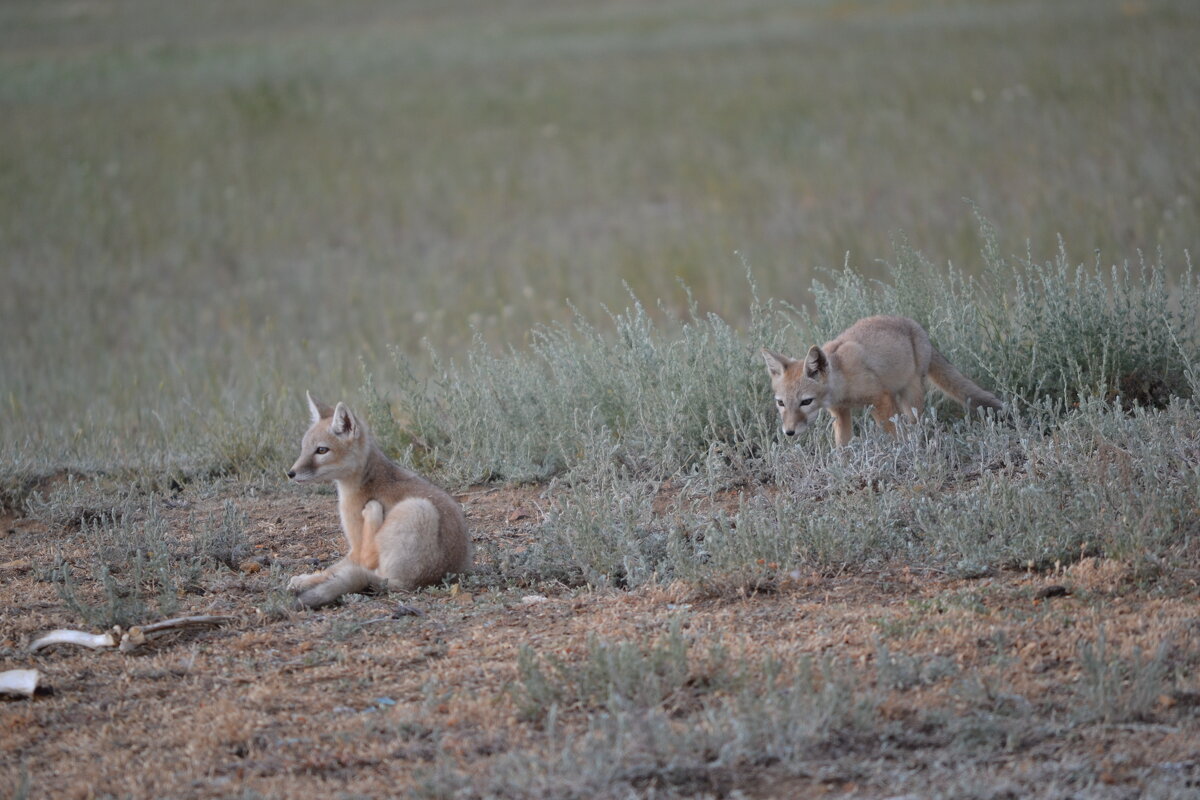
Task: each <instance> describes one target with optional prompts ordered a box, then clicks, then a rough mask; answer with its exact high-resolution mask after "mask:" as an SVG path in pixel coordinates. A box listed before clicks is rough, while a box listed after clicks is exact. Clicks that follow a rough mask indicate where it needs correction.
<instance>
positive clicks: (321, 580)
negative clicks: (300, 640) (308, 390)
mask: <svg viewBox="0 0 1200 800" xmlns="http://www.w3.org/2000/svg"><path fill="white" fill-rule="evenodd" d="M308 407H309V410H310V411H311V412H312V427H310V428H309V429H308V432H307V433H305V434H304V440H303V441H302V442H301V444H300V458H299V459H298V460H297V461H296V463H295V464H293V465H292V468H291V469H290V470H288V477H289V478H291V479H292V480H294V481H296V482H297V483H312V482H315V481H333V482H334V483H336V484H337V490H338V509H339V511H340V512H341V517H342V532H343V533H344V534H345V535H346V541H347V542H348V543H349V546H350V552H349V553H348V554H347V555H346V557H345V558H343V559H342V560H341V561H339V562H337V563H336V564H334V565H333V566H331V567H329V568H328V569H324V570H321V571H320V572H314V573H311V574H308V575H297V576H296V577H294V578H292V580H291V582H290V583H289V584H288V588H289V589H290V590H291V591H293V592H295V593H296V594H297V595H298V598H297V599H298V600H299V602H300V603H301V604H302V605H305V606H309V607H310V608H316V607H317V606H322V605H325V604H326V603H331V602H333V601H334V600H335V599H337V598H338V597H340V596H341V595H343V594H346V593H347V592H357V591H361V590H363V589H366V588H368V587H370V588H375V589H389V590H410V589H415V588H417V587H419V586H427V585H429V584H431V583H437V582H438V581H440V580H441V579H442V578H443V577H445V576H446V575H447V574H449V573H453V572H457V573H463V572H467V571H468V570H469V569H470V567H471V542H470V540H469V539H468V538H467V523H466V520H465V519H464V517H463V513H462V508H461V507H460V506H459V504H458V502H457V501H456V500H455V499H454V498H453V497H451V496H450V495H449V494H447V493H446V492H445V491H443V490H442V489H439V488H438V487H437V486H434V485H433V484H432V483H430V482H429V481H427V480H425V479H424V478H422V477H421V476H420V475H417V474H416V473H414V472H410V471H408V470H406V469H404V468H403V467H401V466H399V465H398V464H395V463H394V462H392V461H390V460H389V459H388V457H387V456H385V455H384V454H383V451H382V450H380V449H379V447H378V446H377V445H376V444H375V441H374V439H372V437H371V434H370V432H369V431H367V429H366V428H365V427H364V426H363V424H362V423H361V422H360V421H359V420H358V418H357V417H355V416H354V414H353V413H351V411H350V409H349V408H347V407H346V406H345V404H343V403H338V404H337V407H336V408H330V407H328V406H325V405H322V404H320V403H318V402H316V401H315V400H313V398H312V395H308Z"/></svg>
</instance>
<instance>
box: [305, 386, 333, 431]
mask: <svg viewBox="0 0 1200 800" xmlns="http://www.w3.org/2000/svg"><path fill="white" fill-rule="evenodd" d="M304 396H305V397H307V398H308V413H310V414H312V421H313V424H314V425H315V424H317V423H318V422H320V421H321V420H323V419H325V418H326V417H328V416H329V415H330V414H332V413H333V409H332V408H330V407H329V406H327V405H325V404H324V403H320V402H317V401H316V400H315V399H313V396H312V394H311V393H309V392H305V393H304Z"/></svg>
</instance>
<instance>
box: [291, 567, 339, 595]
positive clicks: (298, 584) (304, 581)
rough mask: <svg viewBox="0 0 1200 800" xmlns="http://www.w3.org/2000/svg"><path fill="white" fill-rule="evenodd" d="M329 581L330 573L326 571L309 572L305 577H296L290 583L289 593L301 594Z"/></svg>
mask: <svg viewBox="0 0 1200 800" xmlns="http://www.w3.org/2000/svg"><path fill="white" fill-rule="evenodd" d="M327 580H329V573H328V572H327V571H325V570H320V571H319V572H308V573H305V574H304V575H296V576H295V577H293V578H292V579H291V580H290V581H288V591H289V592H294V593H295V594H299V593H300V592H303V591H304V590H305V589H308V588H310V587H313V586H316V585H317V584H318V583H324V582H325V581H327Z"/></svg>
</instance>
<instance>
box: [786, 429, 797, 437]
mask: <svg viewBox="0 0 1200 800" xmlns="http://www.w3.org/2000/svg"><path fill="white" fill-rule="evenodd" d="M783 432H784V433H786V434H787V435H788V436H795V435H796V430H795V429H794V428H784V429H783Z"/></svg>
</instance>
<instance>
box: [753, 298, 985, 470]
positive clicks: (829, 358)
mask: <svg viewBox="0 0 1200 800" xmlns="http://www.w3.org/2000/svg"><path fill="white" fill-rule="evenodd" d="M762 355H763V359H764V360H765V361H766V362H767V372H768V373H770V375H771V387H772V388H773V389H774V390H775V405H776V406H778V407H779V416H780V417H781V418H782V425H783V432H784V433H785V434H787V435H788V436H794V435H796V433H797V432H799V431H803V430H804V429H805V428H807V427H808V423H809V422H810V421H811V419H812V418H813V417H814V416H816V414H817V412H818V411H820V410H821V409H822V408H825V409H828V410H829V413H831V414H832V415H833V438H834V442H835V443H836V444H837V446H838V447H844V446H845V445H846V444H847V443H848V442H849V441H850V435H851V426H850V410H851V409H853V408H855V407H859V406H873V408H872V410H871V414H872V415H873V416H874V417H875V420H876V421H877V422H878V423H879V424H880V425H882V426H883V429H884V430H885V431H887V432H888V433H891V434H893V435H894V434H895V433H896V426H895V425H894V424H893V423H892V418H893V417H895V416H896V415H897V414H901V415H903V416H905V417H907V418H909V419H913V420H915V419H916V418H917V416H918V415H919V414H920V413H921V410H922V408H924V406H925V376H926V375H928V376H929V378H930V379H931V380H932V381H933V383H934V385H936V386H937V387H938V388H939V389H941V390H942V391H943V392H945V393H946V394H947V395H949V396H950V397H952V398H954V399H955V400H956V401H958V402H959V403H961V404H962V405H963V406H965V407H966V409H967V413H969V414H970V413H974V411H975V409H976V408H993V409H997V410H1000V409H1002V408H1003V407H1004V405H1003V404H1002V403H1001V402H1000V401H999V400H998V399H997V398H996V396H995V395H993V394H991V393H989V392H987V391H984V390H983V389H981V388H979V387H978V386H976V385H975V384H974V383H972V382H971V381H970V380H968V379H967V378H966V377H964V376H963V374H962V373H961V372H959V371H958V370H956V369H955V368H954V366H953V365H952V364H951V363H950V362H949V361H947V360H946V357H945V356H943V355H942V354H941V353H939V352H938V351H937V349H936V348H934V346H933V345H932V344H930V342H929V334H927V333H925V329H924V328H922V327H921V326H920V325H918V324H917V323H916V322H914V321H913V320H911V319H908V318H907V317H867V318H865V319H860V320H859V321H858V322H856V323H854V324H853V325H851V326H850V327H849V328H847V329H846V330H844V331H842V334H841V335H840V336H838V337H837V338H836V339H834V340H833V341H831V342H826V343H825V346H824V347H817V346H816V345H813V346H812V348H811V349H810V350H809V351H808V356H807V357H806V358H805V359H804V360H803V361H801V360H798V359H791V358H788V357H787V356H782V355H779V354H778V353H773V352H771V351H770V350H767V349H766V348H764V349H763V351H762Z"/></svg>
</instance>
